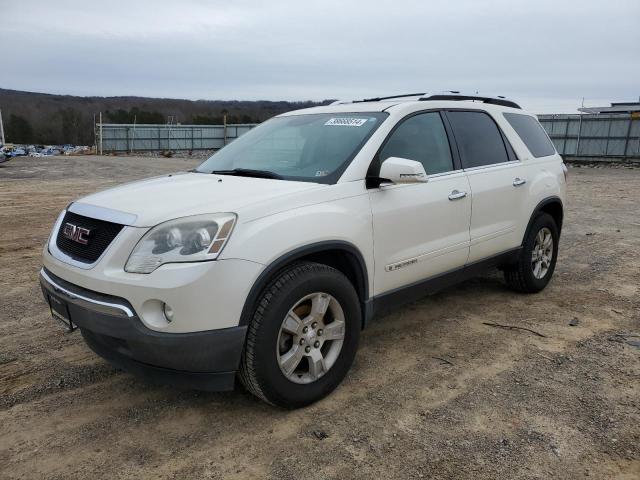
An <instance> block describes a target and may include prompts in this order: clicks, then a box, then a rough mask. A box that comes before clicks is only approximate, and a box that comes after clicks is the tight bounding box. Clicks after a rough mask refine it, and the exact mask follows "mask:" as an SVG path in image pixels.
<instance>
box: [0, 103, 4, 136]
mask: <svg viewBox="0 0 640 480" xmlns="http://www.w3.org/2000/svg"><path fill="white" fill-rule="evenodd" d="M0 145H4V125H3V124H2V110H0Z"/></svg>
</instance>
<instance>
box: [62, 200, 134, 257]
mask: <svg viewBox="0 0 640 480" xmlns="http://www.w3.org/2000/svg"><path fill="white" fill-rule="evenodd" d="M67 223H70V224H72V225H75V226H76V227H82V228H86V229H88V230H89V231H90V233H89V235H88V236H87V240H88V242H87V244H86V245H83V244H82V243H79V242H76V241H74V240H71V239H69V238H67V237H65V236H64V228H65V225H66V224H67ZM122 227H124V225H120V224H118V223H112V222H107V221H105V220H98V219H95V218H89V217H84V216H82V215H78V214H77V213H73V212H67V213H66V214H65V216H64V218H63V219H62V223H61V224H60V228H59V229H58V235H57V237H56V245H57V246H58V248H59V249H60V250H61V251H63V252H64V253H66V254H67V255H69V256H70V257H71V258H73V259H74V260H77V261H79V262H83V263H93V262H95V261H96V260H98V258H100V255H102V253H103V252H104V251H105V250H106V249H107V247H108V246H109V244H110V243H111V242H112V241H113V239H114V238H116V235H118V233H120V230H122Z"/></svg>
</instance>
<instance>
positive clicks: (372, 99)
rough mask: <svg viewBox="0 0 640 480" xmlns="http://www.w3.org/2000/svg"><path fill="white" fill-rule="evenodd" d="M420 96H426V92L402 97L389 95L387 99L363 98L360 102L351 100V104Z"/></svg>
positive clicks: (407, 94)
mask: <svg viewBox="0 0 640 480" xmlns="http://www.w3.org/2000/svg"><path fill="white" fill-rule="evenodd" d="M421 95H426V92H422V93H405V94H403V95H389V96H387V97H373V98H363V99H362V100H353V102H352V103H364V102H380V101H382V100H393V99H394V98H404V97H419V96H421Z"/></svg>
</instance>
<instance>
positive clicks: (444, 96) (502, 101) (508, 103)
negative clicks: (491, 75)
mask: <svg viewBox="0 0 640 480" xmlns="http://www.w3.org/2000/svg"><path fill="white" fill-rule="evenodd" d="M420 100H421V101H430V100H433V101H435V100H477V101H480V102H483V103H489V104H491V105H501V106H503V107H511V108H518V109H521V107H520V105H518V104H517V103H516V102H514V101H513V100H509V99H507V98H505V97H502V96H498V97H484V96H481V95H461V94H458V93H450V94H449V93H438V94H435V95H429V96H428V97H422V98H420Z"/></svg>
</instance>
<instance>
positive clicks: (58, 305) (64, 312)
mask: <svg viewBox="0 0 640 480" xmlns="http://www.w3.org/2000/svg"><path fill="white" fill-rule="evenodd" d="M47 296H48V299H49V308H50V309H51V316H52V317H53V318H54V319H55V320H57V321H58V322H60V323H61V324H62V325H63V326H64V328H65V329H66V330H67V331H68V332H73V331H74V330H75V329H77V328H78V327H77V326H76V325H74V323H73V322H72V321H71V315H70V314H69V306H68V305H67V302H65V301H64V300H61V299H59V298H58V297H55V296H53V295H47Z"/></svg>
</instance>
